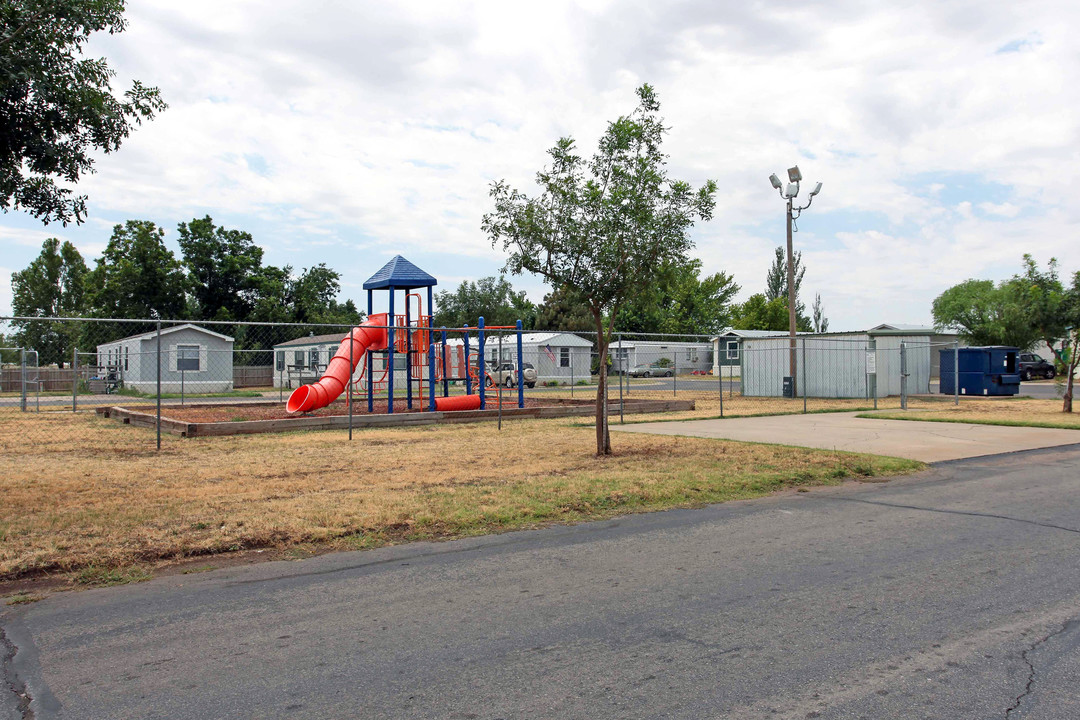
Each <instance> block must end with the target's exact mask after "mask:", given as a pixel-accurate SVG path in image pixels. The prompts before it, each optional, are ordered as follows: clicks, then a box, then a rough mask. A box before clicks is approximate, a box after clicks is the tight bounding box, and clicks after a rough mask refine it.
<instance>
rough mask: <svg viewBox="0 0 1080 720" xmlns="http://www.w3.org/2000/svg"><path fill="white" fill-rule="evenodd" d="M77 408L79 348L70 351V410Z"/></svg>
mask: <svg viewBox="0 0 1080 720" xmlns="http://www.w3.org/2000/svg"><path fill="white" fill-rule="evenodd" d="M78 410H79V348H73V349H72V351H71V412H78Z"/></svg>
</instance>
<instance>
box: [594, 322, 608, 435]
mask: <svg viewBox="0 0 1080 720" xmlns="http://www.w3.org/2000/svg"><path fill="white" fill-rule="evenodd" d="M593 319H594V320H596V350H597V352H598V353H599V359H600V368H599V370H598V373H599V377H598V382H597V384H596V454H597V455H610V454H611V434H610V433H609V432H608V422H607V421H608V416H607V351H608V342H607V336H606V335H604V318H603V316H602V315H600V313H599V312H597V311H596V310H593Z"/></svg>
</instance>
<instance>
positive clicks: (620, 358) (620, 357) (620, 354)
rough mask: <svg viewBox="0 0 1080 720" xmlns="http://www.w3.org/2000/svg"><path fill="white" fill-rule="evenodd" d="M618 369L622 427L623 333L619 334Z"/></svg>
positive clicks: (620, 422)
mask: <svg viewBox="0 0 1080 720" xmlns="http://www.w3.org/2000/svg"><path fill="white" fill-rule="evenodd" d="M615 357H616V360H617V362H616V368H618V371H619V424H620V425H622V424H623V423H624V422H625V420H624V419H623V396H622V379H623V374H624V373H625V372H626V368H625V367H623V351H622V333H619V349H618V350H617V351H616V352H615Z"/></svg>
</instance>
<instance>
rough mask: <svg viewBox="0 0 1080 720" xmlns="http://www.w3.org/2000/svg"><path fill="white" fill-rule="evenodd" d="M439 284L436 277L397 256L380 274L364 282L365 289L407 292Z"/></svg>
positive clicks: (384, 266) (383, 267)
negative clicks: (389, 289)
mask: <svg viewBox="0 0 1080 720" xmlns="http://www.w3.org/2000/svg"><path fill="white" fill-rule="evenodd" d="M438 284H439V281H438V280H436V279H435V278H434V277H432V276H431V275H428V274H427V273H426V272H424V271H423V270H421V269H420V268H418V267H416V266H415V265H413V264H412V263H411V262H409V261H408V260H406V259H405V258H403V257H401V256H400V255H395V256H394V259H393V260H391V261H390V262H388V263H386V264H385V265H383V266H382V269H381V270H379V272H377V273H375V274H374V275H372V276H371V277H369V278H368V279H367V280H366V281H365V282H364V289H365V290H380V289H383V288H391V287H393V288H400V289H402V290H407V289H412V288H418V287H431V286H433V285H438Z"/></svg>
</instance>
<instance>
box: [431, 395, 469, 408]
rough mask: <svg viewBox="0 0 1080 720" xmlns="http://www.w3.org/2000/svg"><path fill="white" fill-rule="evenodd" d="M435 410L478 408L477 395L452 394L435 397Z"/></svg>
mask: <svg viewBox="0 0 1080 720" xmlns="http://www.w3.org/2000/svg"><path fill="white" fill-rule="evenodd" d="M435 409H436V410H440V411H443V410H479V409H480V396H479V395H454V396H452V397H437V398H435Z"/></svg>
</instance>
